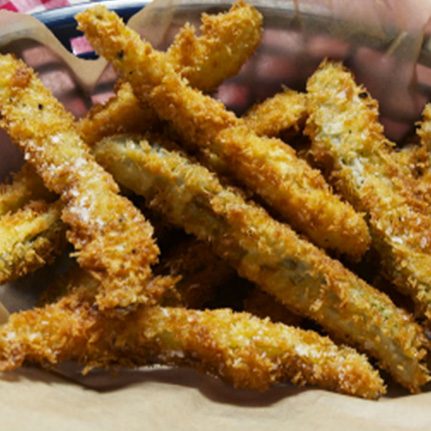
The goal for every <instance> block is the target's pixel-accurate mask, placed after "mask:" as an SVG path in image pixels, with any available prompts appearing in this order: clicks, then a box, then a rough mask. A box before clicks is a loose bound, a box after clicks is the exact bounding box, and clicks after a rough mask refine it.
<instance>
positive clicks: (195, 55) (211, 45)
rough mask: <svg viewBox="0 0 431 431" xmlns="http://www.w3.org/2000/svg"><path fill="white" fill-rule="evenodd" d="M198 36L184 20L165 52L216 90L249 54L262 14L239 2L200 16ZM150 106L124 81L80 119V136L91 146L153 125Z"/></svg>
mask: <svg viewBox="0 0 431 431" xmlns="http://www.w3.org/2000/svg"><path fill="white" fill-rule="evenodd" d="M200 33H201V34H200V36H198V35H197V34H196V31H195V29H194V27H193V26H191V25H190V24H186V25H185V26H184V27H183V28H182V29H181V30H180V31H179V33H178V34H177V35H176V37H175V39H174V41H173V43H172V45H171V47H170V48H169V49H168V51H167V54H166V55H167V58H168V60H169V62H170V63H171V64H172V66H173V67H174V69H175V70H176V72H177V73H180V74H181V76H183V77H184V78H186V79H187V80H188V82H189V83H190V85H192V86H193V87H196V88H199V89H201V90H203V91H210V90H213V89H214V88H216V87H217V86H218V85H219V84H220V83H221V82H222V81H224V80H225V79H227V78H229V77H230V76H233V75H236V74H237V72H238V71H239V69H240V68H241V66H242V65H243V64H244V63H245V62H246V60H247V59H248V58H249V57H250V56H251V55H252V54H253V52H254V51H255V49H256V47H257V45H258V44H259V42H260V40H261V37H262V15H261V14H260V13H259V12H258V11H257V10H256V9H255V8H254V7H253V6H251V5H248V4H247V3H245V2H243V1H237V2H236V3H234V5H233V6H232V7H231V8H230V10H229V11H228V12H226V13H220V14H217V15H207V14H203V15H202V26H201V28H200ZM157 120H158V117H157V115H156V113H155V112H154V110H153V109H152V108H150V107H149V106H148V105H146V104H142V103H140V102H139V101H138V99H136V97H135V95H134V94H133V90H132V88H131V87H130V85H129V84H128V83H127V82H124V83H121V84H120V85H119V86H118V88H117V91H116V96H115V97H113V98H112V99H110V100H109V101H108V102H107V103H106V105H95V106H94V107H93V108H92V109H90V111H89V113H88V114H87V116H86V117H85V118H83V119H82V120H81V121H80V122H79V123H78V128H79V131H80V134H81V137H82V138H83V139H84V141H85V142H87V143H88V144H90V145H91V144H94V143H96V142H97V141H99V140H100V139H102V138H103V137H105V136H110V135H114V134H117V133H136V132H146V131H147V130H149V129H151V128H152V127H153V126H154V125H155V124H157Z"/></svg>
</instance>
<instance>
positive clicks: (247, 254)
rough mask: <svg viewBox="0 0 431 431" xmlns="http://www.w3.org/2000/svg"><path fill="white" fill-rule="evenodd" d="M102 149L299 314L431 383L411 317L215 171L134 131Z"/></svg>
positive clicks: (407, 382) (172, 216)
mask: <svg viewBox="0 0 431 431" xmlns="http://www.w3.org/2000/svg"><path fill="white" fill-rule="evenodd" d="M150 139H151V138H150ZM94 154H95V156H96V159H97V160H98V162H99V163H101V164H102V166H104V167H105V168H106V169H107V170H108V171H109V172H111V173H112V174H113V175H114V177H115V179H116V180H117V181H118V182H119V183H120V184H122V185H124V186H125V187H127V188H129V189H131V190H133V191H134V192H135V193H137V194H140V195H142V196H144V197H145V199H146V202H147V205H148V206H150V207H151V208H153V209H154V210H158V211H159V212H160V213H162V214H163V215H164V216H165V217H166V219H167V220H168V221H170V222H171V223H172V224H175V225H177V226H181V227H182V228H184V229H185V230H186V232H188V233H190V234H193V235H195V236H196V237H197V238H198V239H200V240H203V241H207V242H209V244H210V245H211V247H212V249H213V250H214V252H215V253H216V254H217V255H218V256H220V257H221V258H223V259H225V260H226V261H228V262H229V263H230V264H231V265H232V266H233V267H235V268H236V269H237V271H238V273H239V274H240V275H241V276H243V277H244V278H246V279H248V280H249V281H251V282H254V283H256V284H257V285H258V286H260V287H261V288H262V289H263V290H265V291H266V292H268V293H269V294H271V295H273V296H274V297H276V298H277V299H278V300H279V301H280V302H282V303H283V304H285V305H286V306H287V307H288V308H290V309H291V310H292V311H294V312H296V313H298V314H300V315H303V316H307V317H309V318H311V319H313V320H315V321H317V322H318V323H319V324H321V325H322V326H323V327H324V328H325V329H326V330H327V331H328V333H329V334H330V335H332V336H334V337H335V338H336V339H342V340H344V341H346V342H349V343H351V344H353V345H355V346H357V347H358V348H360V349H361V350H363V351H365V352H368V353H369V354H370V355H371V356H373V357H375V358H377V359H378V360H379V362H380V364H381V366H382V367H383V368H386V369H387V370H389V371H390V373H391V374H392V375H393V376H394V378H395V380H397V381H398V382H400V383H401V384H403V385H404V386H406V387H408V388H410V389H411V390H412V391H417V390H418V389H419V387H420V386H422V385H423V384H424V383H425V382H427V381H428V373H427V370H426V369H425V367H424V366H423V365H422V364H421V360H422V358H423V357H424V355H425V351H424V350H423V349H422V344H423V343H424V342H425V340H424V335H423V332H422V329H421V328H420V326H419V325H417V324H416V323H415V322H414V320H413V318H412V317H411V316H410V315H409V314H407V313H406V312H405V311H403V310H401V309H398V308H396V307H395V306H394V304H393V303H392V302H391V300H390V299H389V297H388V296H387V295H385V294H383V293H381V292H379V291H377V290H375V289H374V288H372V287H371V286H369V285H367V284H366V283H365V282H364V281H362V280H360V279H359V278H358V277H357V276H355V275H354V274H353V273H351V272H350V271H348V270H347V269H346V268H344V267H343V266H342V265H341V263H340V262H338V261H336V260H333V259H331V258H330V257H328V256H327V255H326V254H325V253H324V252H323V251H321V250H320V249H318V248H317V247H315V246H313V245H312V244H311V243H309V242H307V241H305V240H303V239H301V238H300V237H299V236H298V235H297V234H296V233H295V232H294V231H293V230H292V229H291V228H290V227H289V226H288V225H285V224H282V223H279V222H277V221H275V220H274V219H272V218H271V217H270V216H269V215H268V213H267V212H266V211H265V210H263V209H262V208H261V207H259V206H257V205H255V204H253V203H250V202H246V201H245V200H244V198H243V197H242V195H240V194H239V193H238V192H236V191H235V190H231V189H228V188H225V187H223V186H222V185H221V184H220V182H219V180H218V179H217V178H216V177H215V176H214V175H213V174H211V173H210V172H209V171H208V170H207V169H206V168H204V167H203V166H200V165H198V164H194V163H191V162H190V161H189V160H188V159H186V158H185V157H184V156H182V155H181V154H180V153H178V152H170V151H167V150H165V149H164V148H162V147H161V146H160V145H158V144H157V141H153V145H152V146H151V145H150V144H149V143H148V141H146V140H141V141H140V142H139V141H132V140H130V139H127V137H117V138H115V139H114V138H110V139H109V138H106V139H105V140H103V141H101V142H99V143H98V144H97V145H96V147H95V148H94Z"/></svg>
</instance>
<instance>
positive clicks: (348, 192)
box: [306, 62, 431, 319]
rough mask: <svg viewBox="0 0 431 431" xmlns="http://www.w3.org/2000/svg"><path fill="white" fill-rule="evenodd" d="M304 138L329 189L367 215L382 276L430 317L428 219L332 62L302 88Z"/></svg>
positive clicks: (367, 105)
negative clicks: (305, 111) (304, 97)
mask: <svg viewBox="0 0 431 431" xmlns="http://www.w3.org/2000/svg"><path fill="white" fill-rule="evenodd" d="M307 91H308V101H309V105H308V106H309V118H308V121H307V127H306V133H307V134H308V136H309V137H310V138H311V140H312V149H311V151H312V153H313V156H314V157H315V159H316V160H317V161H318V162H320V163H321V164H323V165H324V167H325V170H326V171H328V172H330V178H331V180H332V183H333V184H334V187H336V188H337V189H338V190H339V191H340V193H342V195H343V196H344V197H345V198H346V199H347V200H348V201H349V202H351V203H352V205H353V206H354V207H355V208H356V209H357V210H358V211H364V212H365V213H366V214H367V220H368V223H369V227H370V232H371V235H372V239H373V247H374V248H375V249H376V250H377V252H378V253H379V256H380V259H381V262H382V267H383V270H384V273H385V275H386V277H387V278H388V279H389V280H390V281H391V282H393V284H394V285H395V286H397V287H398V289H400V290H401V291H402V292H403V293H406V294H408V295H410V296H411V297H412V298H413V299H414V301H415V302H416V304H417V308H418V313H419V314H421V315H423V316H426V317H427V318H428V319H429V318H431V217H430V213H429V207H428V205H427V204H426V202H424V201H422V200H419V199H418V198H417V196H416V194H415V184H414V180H413V178H412V177H411V176H409V175H406V174H405V173H404V172H403V169H402V168H400V167H399V166H398V165H397V163H396V159H394V158H393V149H392V146H391V144H390V143H389V142H388V141H387V139H386V138H385V137H384V135H383V127H382V125H381V124H380V123H379V122H378V105H377V102H376V101H375V100H374V99H372V98H371V97H370V95H369V94H368V92H367V91H366V90H365V88H363V87H362V86H360V85H357V84H356V83H355V81H354V78H353V76H352V74H351V72H350V71H348V70H347V69H345V68H344V67H343V66H342V65H341V64H339V63H332V62H324V63H323V64H322V65H321V66H320V67H319V69H318V70H317V71H316V72H315V73H314V75H312V76H311V78H310V79H309V80H308V84H307Z"/></svg>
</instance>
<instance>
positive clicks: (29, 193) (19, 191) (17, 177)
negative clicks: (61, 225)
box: [0, 163, 53, 216]
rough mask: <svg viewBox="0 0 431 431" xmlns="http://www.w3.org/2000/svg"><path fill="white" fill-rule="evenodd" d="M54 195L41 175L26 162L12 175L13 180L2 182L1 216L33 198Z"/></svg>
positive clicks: (48, 197)
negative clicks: (45, 184)
mask: <svg viewBox="0 0 431 431" xmlns="http://www.w3.org/2000/svg"><path fill="white" fill-rule="evenodd" d="M52 197H53V196H52V194H51V193H50V192H49V191H48V190H47V189H46V187H45V186H44V184H43V181H42V180H41V178H40V177H39V175H37V174H36V172H34V170H33V168H32V167H31V166H29V165H28V164H27V163H26V164H24V165H23V166H22V168H21V169H20V170H19V171H18V172H16V173H15V174H13V175H12V179H11V181H8V182H4V183H0V216H2V215H4V214H7V213H8V212H13V211H17V210H19V209H21V208H22V207H23V206H24V205H26V204H27V203H29V202H30V201H32V200H38V199H50V198H52Z"/></svg>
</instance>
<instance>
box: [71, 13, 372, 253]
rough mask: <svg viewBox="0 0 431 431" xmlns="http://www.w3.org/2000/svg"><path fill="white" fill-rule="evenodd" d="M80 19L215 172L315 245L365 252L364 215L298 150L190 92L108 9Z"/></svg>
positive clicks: (160, 55)
mask: <svg viewBox="0 0 431 431" xmlns="http://www.w3.org/2000/svg"><path fill="white" fill-rule="evenodd" d="M76 18H77V20H78V22H79V26H80V29H81V30H83V31H84V32H85V34H86V36H87V38H88V39H89V40H90V42H91V44H92V46H93V47H95V49H96V50H97V51H98V52H99V53H101V54H102V55H104V56H105V57H106V58H107V59H108V60H109V61H111V62H112V63H113V65H114V67H115V68H116V69H117V71H118V72H119V73H120V75H122V77H123V79H125V80H128V81H129V82H130V83H131V85H132V87H133V90H134V92H135V94H136V95H137V97H140V98H141V100H142V101H143V102H144V103H147V102H148V103H149V104H151V106H153V108H154V109H155V110H156V112H157V113H158V115H159V116H160V117H161V118H162V119H164V120H169V121H170V122H171V123H172V124H173V125H174V126H175V128H176V130H177V131H178V132H179V133H180V134H181V135H182V137H183V138H184V144H185V145H187V144H190V146H191V147H192V148H193V149H194V150H196V149H197V148H200V149H202V151H203V153H205V151H209V154H208V153H207V156H208V157H207V158H206V163H211V160H212V158H213V156H214V155H215V156H216V158H217V159H218V160H217V163H216V165H217V166H212V168H215V169H217V168H220V163H219V162H220V161H221V162H222V164H224V165H225V167H226V169H227V170H228V171H229V172H230V174H231V175H232V176H233V177H235V178H236V179H237V180H238V181H240V182H242V183H243V184H245V185H246V186H247V187H248V188H250V189H251V190H252V191H253V192H256V193H257V194H258V195H260V196H261V197H262V198H263V199H264V200H265V201H266V202H267V203H268V205H270V206H271V207H272V208H273V209H274V210H275V211H277V212H278V213H279V214H280V215H281V216H282V217H283V218H284V219H286V220H288V221H289V222H290V223H291V224H292V225H293V226H294V227H295V228H297V229H298V230H300V231H301V232H304V233H306V234H307V235H308V236H309V237H310V238H312V240H313V241H314V242H315V243H316V244H318V245H320V246H322V247H325V248H329V249H335V250H338V251H339V252H342V253H346V254H348V255H350V256H353V257H356V258H357V257H359V256H361V255H362V254H363V253H364V252H365V250H366V249H367V247H368V244H369V239H370V238H369V234H368V230H367V226H366V223H365V221H364V220H363V218H362V216H361V215H359V214H357V213H355V212H354V210H353V208H352V207H351V206H350V205H348V204H345V203H343V202H342V201H341V200H339V198H338V197H336V196H335V195H333V194H332V192H331V190H330V189H329V187H328V186H327V184H326V183H325V181H324V179H323V177H322V176H321V174H320V173H319V172H318V171H317V170H313V169H312V168H310V167H309V165H308V164H307V163H306V162H304V161H303V160H300V159H298V158H297V157H296V155H295V152H294V150H292V149H291V148H289V147H288V146H286V145H285V144H284V143H283V142H282V141H279V140H274V139H270V138H263V137H258V136H257V135H256V134H255V133H253V132H251V131H250V130H249V129H248V128H247V126H246V125H245V124H244V122H243V121H241V120H240V119H238V118H236V117H235V115H234V114H233V113H231V112H228V111H226V109H225V107H224V106H223V105H222V104H221V103H220V102H217V101H215V100H214V99H212V98H210V97H207V96H204V95H203V94H202V93H200V92H199V91H197V90H194V89H192V88H190V87H189V86H188V85H187V82H186V81H185V80H183V79H181V77H180V76H179V75H178V74H177V73H176V72H175V70H174V69H173V67H172V66H171V64H170V63H169V61H168V58H167V56H166V54H163V53H161V52H157V51H155V50H153V48H152V47H151V46H150V45H149V44H148V43H146V42H143V41H141V39H140V37H139V35H138V34H136V33H135V32H133V31H132V30H130V29H128V28H127V27H126V26H125V25H124V24H123V23H122V21H121V20H120V18H119V17H118V16H117V15H115V14H114V13H112V12H108V10H107V9H106V8H103V7H102V6H97V7H95V8H92V9H88V10H86V11H84V12H82V13H80V14H78V15H77V17H76ZM120 54H121V55H120ZM203 153H202V152H201V154H203Z"/></svg>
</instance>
